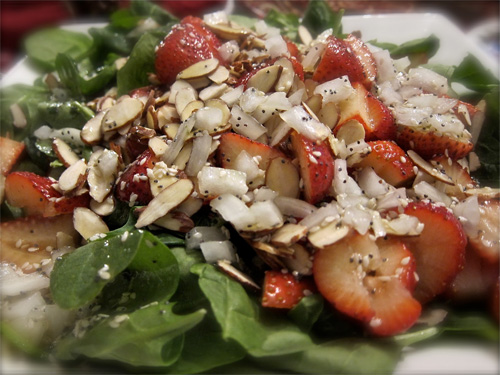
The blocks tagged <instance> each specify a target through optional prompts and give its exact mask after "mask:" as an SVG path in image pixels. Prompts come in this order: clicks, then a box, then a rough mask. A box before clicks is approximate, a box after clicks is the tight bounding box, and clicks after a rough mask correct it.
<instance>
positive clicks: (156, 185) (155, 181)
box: [149, 171, 179, 197]
mask: <svg viewBox="0 0 500 375" xmlns="http://www.w3.org/2000/svg"><path fill="white" fill-rule="evenodd" d="M155 172H156V171H153V174H152V175H151V176H150V177H149V185H150V189H151V194H152V195H153V197H156V196H157V195H158V194H160V193H161V192H162V191H163V190H165V189H166V188H168V187H169V186H170V185H173V184H175V183H176V182H177V181H179V177H176V176H169V175H159V174H158V173H155Z"/></svg>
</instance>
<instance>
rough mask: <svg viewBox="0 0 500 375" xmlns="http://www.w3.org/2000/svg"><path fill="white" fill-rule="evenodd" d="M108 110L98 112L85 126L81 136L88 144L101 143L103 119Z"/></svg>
mask: <svg viewBox="0 0 500 375" xmlns="http://www.w3.org/2000/svg"><path fill="white" fill-rule="evenodd" d="M106 112H107V111H106V110H104V111H101V112H98V113H97V114H96V115H95V116H94V117H92V118H91V119H90V120H89V121H87V123H86V124H85V125H84V126H83V128H82V132H81V133H80V138H81V139H82V141H83V142H84V143H86V144H88V145H95V144H97V143H99V141H100V140H101V138H102V125H101V124H102V120H103V118H104V115H105V114H106Z"/></svg>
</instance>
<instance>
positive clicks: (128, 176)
mask: <svg viewBox="0 0 500 375" xmlns="http://www.w3.org/2000/svg"><path fill="white" fill-rule="evenodd" d="M157 161H158V157H157V156H156V155H155V154H154V153H153V152H152V151H151V150H149V149H147V150H146V151H144V152H143V153H142V154H141V155H139V156H138V157H137V159H135V161H134V162H133V163H132V164H129V166H128V167H127V168H126V169H125V171H124V172H123V173H122V174H121V175H120V177H119V178H118V180H117V181H116V187H115V195H116V197H117V198H118V199H119V200H121V201H123V202H127V203H133V204H137V205H146V204H148V203H149V201H150V200H151V199H153V194H152V193H151V185H150V182H149V178H148V171H147V170H148V168H149V169H152V168H153V167H154V165H155V163H156V162H157ZM133 194H134V195H133Z"/></svg>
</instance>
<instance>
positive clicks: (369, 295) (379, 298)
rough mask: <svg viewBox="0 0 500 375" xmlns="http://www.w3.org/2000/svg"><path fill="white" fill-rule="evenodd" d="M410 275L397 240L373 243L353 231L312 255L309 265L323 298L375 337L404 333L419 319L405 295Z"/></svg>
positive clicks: (410, 264)
mask: <svg viewBox="0 0 500 375" xmlns="http://www.w3.org/2000/svg"><path fill="white" fill-rule="evenodd" d="M414 270H415V260H414V258H413V256H412V254H411V252H410V251H409V250H408V249H407V248H406V246H405V245H404V243H403V242H402V241H400V240H398V239H396V238H388V239H385V240H384V239H379V240H376V241H375V240H373V239H372V238H371V237H370V236H369V235H368V234H365V235H361V234H359V233H357V232H355V231H351V233H350V234H348V235H347V236H346V237H344V238H343V239H341V240H340V241H337V242H335V243H334V244H333V245H330V246H327V247H325V248H323V249H320V250H318V251H317V252H316V253H315V255H314V261H313V276H314V280H315V282H316V286H317V288H318V290H319V292H320V293H321V294H322V295H323V297H325V298H326V299H327V300H328V301H329V302H330V303H331V304H332V305H333V306H334V307H335V308H336V309H337V310H339V311H341V312H342V313H344V314H346V315H348V316H350V317H352V318H354V319H356V320H359V321H360V322H361V323H363V325H364V326H365V327H366V328H367V329H368V330H369V331H370V332H372V333H373V334H375V335H378V336H389V335H394V334H397V333H401V332H404V331H406V330H407V329H408V328H410V327H411V326H412V325H413V324H414V323H415V322H416V320H417V319H418V317H419V316H420V312H421V306H420V303H419V302H418V301H417V300H415V299H414V298H413V297H412V294H411V289H412V288H413V286H414V284H415V276H414V274H415V272H414Z"/></svg>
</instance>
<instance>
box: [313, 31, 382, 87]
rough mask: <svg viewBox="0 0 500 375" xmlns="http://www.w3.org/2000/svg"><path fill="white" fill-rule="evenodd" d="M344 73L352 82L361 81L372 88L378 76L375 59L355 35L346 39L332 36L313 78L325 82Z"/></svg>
mask: <svg viewBox="0 0 500 375" xmlns="http://www.w3.org/2000/svg"><path fill="white" fill-rule="evenodd" d="M374 69H375V71H374ZM374 72H375V75H374ZM344 75H347V76H348V77H349V80H350V81H351V82H360V83H362V84H363V85H365V87H366V88H367V89H368V90H370V89H371V87H372V85H373V82H374V78H375V76H376V66H375V61H374V60H373V57H372V56H371V53H370V52H369V50H368V48H367V47H366V46H364V44H363V42H361V41H360V40H359V39H357V38H356V37H354V36H353V35H349V37H348V38H347V39H346V40H342V39H339V38H336V37H335V36H330V37H329V38H328V40H327V45H326V47H325V51H324V52H323V56H322V57H321V60H320V62H319V64H318V67H317V68H316V70H315V71H314V74H313V80H315V81H316V82H319V83H323V82H326V81H330V80H332V79H335V78H339V77H342V76H344Z"/></svg>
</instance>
